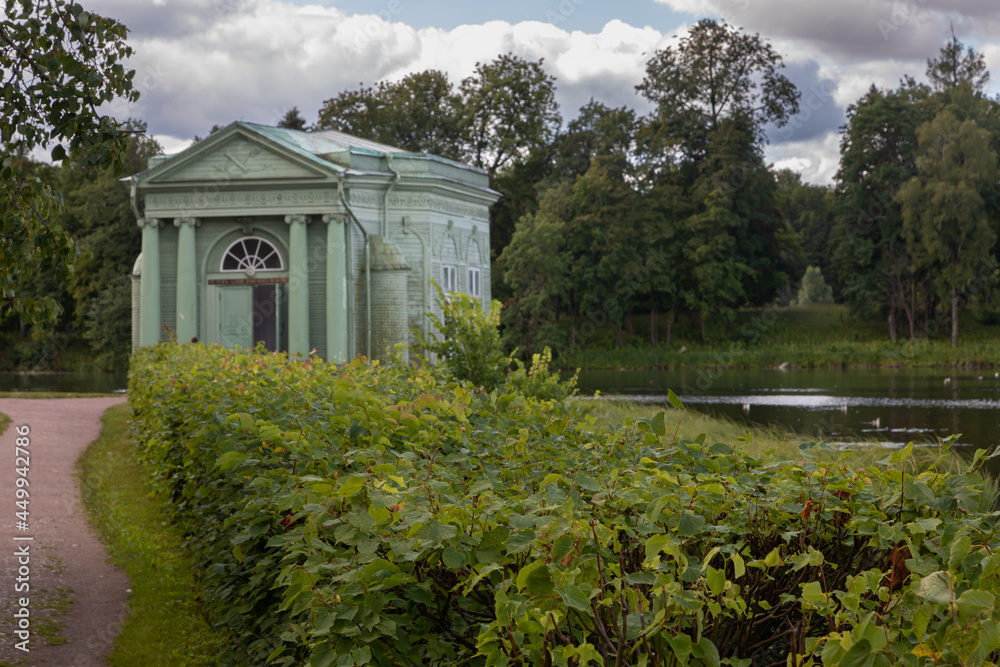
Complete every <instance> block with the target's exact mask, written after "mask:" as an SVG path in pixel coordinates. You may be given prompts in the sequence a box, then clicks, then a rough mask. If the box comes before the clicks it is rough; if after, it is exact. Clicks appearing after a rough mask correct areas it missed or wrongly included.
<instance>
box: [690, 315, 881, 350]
mask: <svg viewBox="0 0 1000 667" xmlns="http://www.w3.org/2000/svg"><path fill="white" fill-rule="evenodd" d="M698 323H699V324H700V325H701V344H702V345H708V336H707V335H705V314H704V313H702V312H701V311H700V310H699V311H698ZM893 340H896V339H895V338H893Z"/></svg>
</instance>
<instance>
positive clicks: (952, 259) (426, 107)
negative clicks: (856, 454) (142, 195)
mask: <svg viewBox="0 0 1000 667" xmlns="http://www.w3.org/2000/svg"><path fill="white" fill-rule="evenodd" d="M543 64H544V63H543V62H542V61H541V60H539V61H535V62H532V61H528V60H524V59H522V58H519V57H517V56H514V55H511V54H506V55H501V56H498V57H497V58H496V59H494V60H493V61H491V62H489V63H480V64H478V65H477V66H476V68H475V71H474V73H473V74H472V75H471V76H469V77H467V78H466V79H464V80H463V81H461V82H460V83H458V85H455V84H453V83H452V82H451V81H449V79H448V78H447V76H446V75H445V74H443V73H442V72H439V71H434V70H428V71H424V72H417V73H413V74H410V75H408V76H406V77H404V78H403V79H401V80H399V81H396V82H381V83H378V84H377V85H375V86H374V87H365V86H364V85H362V86H361V87H360V88H359V89H357V90H347V91H342V92H340V93H339V94H337V95H336V96H335V97H332V98H331V99H329V100H327V101H326V102H325V103H324V104H323V106H322V108H321V109H320V110H319V113H318V120H317V122H316V124H315V125H314V126H312V127H309V126H308V125H307V122H306V120H305V119H304V118H303V117H302V115H301V114H300V113H299V110H298V108H297V107H296V108H292V109H291V110H290V111H289V112H288V113H287V114H286V116H285V117H284V119H283V120H282V121H281V123H280V125H282V126H285V127H291V128H295V129H302V130H320V129H338V130H342V131H345V132H350V133H353V134H356V135H359V136H364V137H368V138H371V139H374V140H377V141H381V142H384V143H388V144H391V145H396V146H399V147H401V148H404V149H408V150H415V151H419V150H422V151H428V152H432V153H436V154H440V155H443V156H446V157H449V158H453V159H456V160H462V161H466V162H470V163H472V164H475V165H477V166H479V167H481V168H483V169H484V170H486V172H487V173H488V174H489V175H490V178H491V181H492V183H493V187H494V188H495V189H497V190H498V191H499V192H500V193H501V194H502V195H503V196H502V198H501V200H500V201H499V202H498V203H497V204H496V205H495V206H494V207H493V209H492V212H491V216H492V220H491V247H492V249H493V262H494V272H493V276H494V285H493V293H494V295H495V296H497V297H499V298H501V300H502V301H503V302H504V305H505V307H504V311H503V324H504V328H505V332H506V333H505V335H506V339H507V342H508V344H509V345H510V347H519V348H521V350H522V351H524V352H532V351H540V350H541V349H542V348H543V347H544V346H550V347H552V348H553V349H554V350H556V354H558V353H559V351H560V350H563V349H567V348H574V347H588V346H599V345H602V344H607V342H606V341H607V339H606V338H605V337H604V336H605V332H607V331H613V340H614V344H615V345H616V346H617V347H623V346H626V345H652V346H658V345H664V344H665V345H671V344H677V343H676V341H675V338H676V335H675V332H676V331H677V327H678V326H680V327H682V330H683V333H684V337H685V341H689V340H690V339H691V338H692V336H693V337H695V338H699V339H701V340H702V341H703V342H708V341H710V340H720V339H730V338H733V336H734V335H736V334H730V330H731V329H733V328H734V327H732V326H731V324H732V322H733V321H734V320H733V315H734V313H735V311H736V310H738V309H740V308H746V307H754V306H763V305H766V304H771V303H775V302H780V303H782V304H787V303H789V302H791V301H794V300H796V299H798V300H799V301H800V302H810V301H826V300H828V299H829V298H831V297H832V298H834V299H836V300H837V301H839V302H843V303H846V304H847V305H849V306H850V309H851V312H852V314H853V315H854V316H856V317H860V318H868V319H875V318H882V319H883V320H884V321H885V323H886V325H887V334H888V336H889V338H890V339H892V340H896V339H897V337H899V336H901V335H902V336H907V335H908V336H909V337H917V336H928V337H934V336H937V335H944V334H945V333H946V332H948V331H949V330H950V334H951V338H952V341H953V343H957V340H958V333H959V328H958V323H959V317H960V313H961V312H963V310H967V309H968V308H970V307H971V308H974V309H975V310H976V312H977V314H979V315H980V316H988V317H993V316H992V315H991V314H990V313H991V312H992V311H994V310H998V308H997V304H996V301H997V294H998V289H997V286H998V285H997V283H998V273H1000V271H998V269H997V263H996V259H995V257H996V254H997V242H998V225H1000V187H998V185H997V180H998V179H997V152H998V150H1000V102H998V101H997V100H993V99H989V98H988V97H986V95H985V94H984V92H983V88H984V85H985V84H986V82H987V81H988V79H989V73H988V72H987V71H986V67H985V64H984V60H983V57H982V55H981V54H979V53H977V52H976V51H974V50H972V49H971V48H969V49H967V48H965V47H964V46H963V45H962V44H961V43H960V42H959V41H958V40H957V39H956V38H954V37H952V39H951V40H950V41H949V42H948V43H947V44H946V45H945V47H944V48H943V49H942V50H941V52H940V54H938V57H937V58H931V59H929V60H928V62H927V72H926V76H927V81H928V83H926V84H924V83H918V82H917V81H916V80H915V79H914V78H913V77H910V76H907V77H906V78H904V80H903V81H902V82H901V84H900V85H899V87H898V88H896V89H894V90H882V89H879V88H876V87H874V86H873V87H872V88H871V89H870V90H869V91H868V92H867V93H866V94H865V95H864V96H862V97H861V98H860V99H859V100H858V101H857V102H856V103H854V104H852V105H851V106H850V107H849V108H848V111H847V123H846V124H845V125H844V127H843V128H841V130H842V134H841V161H840V168H839V170H838V172H837V175H836V180H835V184H834V186H833V187H822V186H815V185H809V184H804V183H802V181H801V177H800V176H799V175H798V174H796V173H794V172H791V171H788V170H783V171H776V170H775V169H774V168H773V167H770V166H769V165H767V164H766V163H765V161H764V157H763V153H764V151H763V149H764V145H765V143H766V140H767V139H766V133H765V128H768V127H779V128H780V127H782V126H784V125H786V124H787V123H788V122H789V121H791V120H792V119H793V118H794V117H795V116H796V114H797V113H798V111H799V105H798V101H799V93H798V91H797V90H796V89H795V86H794V85H793V84H792V83H791V82H790V81H789V80H788V79H787V78H786V77H784V76H783V75H782V74H781V69H782V66H783V65H782V59H781V56H780V55H779V54H778V53H776V52H775V51H774V49H773V48H772V47H771V46H770V45H769V44H768V43H767V42H766V41H764V40H763V39H762V38H761V37H760V36H758V35H748V34H745V33H743V32H741V31H739V30H736V29H734V28H732V27H730V26H727V25H726V24H724V23H721V22H715V21H711V20H705V21H701V22H699V23H698V24H696V25H695V26H694V27H692V29H691V30H690V32H689V34H688V35H687V36H686V37H685V38H684V39H682V40H681V41H680V42H679V43H678V44H677V45H676V46H674V47H670V48H667V49H663V50H661V51H658V52H656V53H655V54H654V55H653V56H652V58H651V59H650V60H649V62H648V63H647V66H646V72H645V76H644V77H643V79H642V80H641V81H640V82H638V84H637V86H636V90H637V92H638V94H640V95H642V96H643V97H644V98H645V99H646V100H647V101H648V102H649V103H650V104H651V105H652V107H653V111H652V112H651V113H649V114H648V115H646V116H641V115H640V114H638V113H637V112H636V111H635V110H634V109H631V108H628V107H625V106H623V107H617V108H613V107H609V106H607V105H605V104H603V103H602V102H600V101H597V100H591V101H590V102H588V103H587V104H585V105H584V106H583V107H582V108H581V109H580V110H579V112H578V114H577V116H576V117H575V118H574V119H572V120H570V121H568V122H567V123H565V124H564V123H563V122H562V118H561V116H560V113H559V108H558V105H557V104H556V102H555V86H556V81H555V79H554V78H553V77H551V76H550V75H548V74H546V72H545V70H544V67H543ZM136 129H137V130H139V131H140V134H137V135H136V136H137V137H138V138H137V139H136V140H134V141H133V145H132V148H131V149H130V153H129V158H128V164H127V166H126V171H127V172H133V173H134V172H135V171H139V170H141V169H142V168H143V167H144V160H145V158H146V157H148V155H150V154H151V153H152V152H154V151H155V150H156V147H155V144H154V143H153V142H151V141H149V140H148V139H145V138H142V135H141V130H142V129H144V128H143V127H141V124H140V126H139V127H137V128H136ZM215 129H217V128H213V131H214V130H215ZM196 140H197V138H196ZM33 168H34V169H35V170H36V171H37V172H38V173H39V175H40V176H41V177H42V179H43V180H44V181H46V182H47V183H49V184H51V185H52V186H53V187H54V188H56V189H58V190H61V191H62V192H63V193H64V203H65V206H64V212H63V213H62V215H61V217H60V219H59V221H58V224H60V225H61V226H62V227H64V228H65V229H67V230H69V231H70V232H71V233H72V234H74V235H75V236H76V237H77V239H78V240H79V242H80V246H81V248H82V250H83V253H82V254H81V255H80V257H79V258H78V260H77V261H76V262H75V265H74V268H75V270H74V272H73V275H72V277H71V279H70V280H69V281H68V282H67V281H66V280H65V279H63V278H59V277H56V276H55V275H54V274H53V275H51V276H50V275H47V274H46V273H45V271H44V270H34V271H24V272H22V274H21V275H20V276H19V280H20V287H19V289H20V290H21V293H23V294H27V293H29V292H31V291H38V292H40V293H44V294H52V295H55V296H56V298H57V299H58V301H59V303H60V304H61V305H62V314H61V316H59V317H58V318H50V320H49V321H48V323H47V324H39V323H36V324H35V325H33V326H28V325H26V324H24V323H23V322H21V321H20V320H19V319H17V318H16V317H8V319H7V321H5V322H0V333H2V334H3V335H5V336H7V337H18V338H19V339H20V340H21V341H22V342H21V343H20V344H19V346H18V347H17V348H16V349H14V348H13V347H11V348H10V349H12V350H14V352H13V353H12V354H9V355H5V358H4V359H3V363H4V365H5V366H6V367H30V368H44V367H46V366H47V363H48V360H50V358H51V356H52V353H53V352H58V350H59V349H61V347H62V346H63V344H62V343H59V342H58V341H59V340H66V339H68V338H69V339H72V338H74V337H79V334H82V335H83V337H85V338H86V339H87V340H89V341H90V344H91V346H92V347H93V348H94V350H95V351H97V352H98V353H99V355H100V357H101V363H102V364H103V365H104V366H105V367H118V368H121V367H123V366H124V365H125V364H126V363H127V358H128V354H129V351H130V350H129V337H128V326H129V323H128V315H129V312H128V299H127V288H128V280H127V278H125V276H127V275H128V271H129V269H130V268H131V265H132V262H133V261H134V259H135V256H136V255H137V254H138V252H139V235H138V234H137V233H136V231H135V229H134V224H133V221H132V217H133V216H132V214H131V212H130V210H129V209H130V206H129V202H128V193H127V191H126V189H125V188H123V187H121V185H120V184H119V183H117V182H116V181H115V179H114V178H113V177H112V176H111V174H110V172H106V171H102V170H101V169H99V168H97V167H94V166H85V165H80V164H71V165H69V166H64V167H63V168H61V169H54V168H51V167H46V166H44V165H35V166H34V167H33ZM637 315H638V316H641V319H642V321H643V323H644V324H645V323H646V322H648V330H645V329H644V330H643V331H639V329H638V326H637V322H636V320H637V318H636V316H637ZM647 316H648V317H647ZM599 330H600V331H601V333H600V334H598V331H599ZM60 336H61V338H60ZM53 341H57V343H53Z"/></svg>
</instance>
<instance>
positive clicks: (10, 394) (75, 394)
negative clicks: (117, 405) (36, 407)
mask: <svg viewBox="0 0 1000 667" xmlns="http://www.w3.org/2000/svg"><path fill="white" fill-rule="evenodd" d="M105 396H121V394H102V393H100V392H92V391H0V398H102V397H105Z"/></svg>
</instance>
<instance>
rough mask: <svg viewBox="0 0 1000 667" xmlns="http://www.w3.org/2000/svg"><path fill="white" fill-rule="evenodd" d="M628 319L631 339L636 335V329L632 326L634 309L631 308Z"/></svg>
mask: <svg viewBox="0 0 1000 667" xmlns="http://www.w3.org/2000/svg"><path fill="white" fill-rule="evenodd" d="M626 319H627V320H628V335H629V338H631V337H632V336H634V335H635V327H633V326H632V307H631V306H630V307H629V309H628V311H627V313H626Z"/></svg>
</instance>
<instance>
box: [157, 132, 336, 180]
mask: <svg viewBox="0 0 1000 667" xmlns="http://www.w3.org/2000/svg"><path fill="white" fill-rule="evenodd" d="M205 141H206V142H210V141H211V139H206V140H205ZM199 148H201V147H199V146H197V145H195V146H193V147H191V148H189V149H188V150H187V151H184V152H183V153H181V154H180V155H178V156H176V157H174V158H173V159H171V160H169V161H167V162H165V163H164V164H163V165H162V166H160V167H159V168H157V169H156V170H155V171H154V172H152V173H150V175H149V182H151V183H172V182H185V181H187V182H190V181H210V182H213V183H226V182H233V181H248V180H253V181H260V180H303V179H310V180H315V179H325V178H328V177H329V176H330V173H331V172H332V171H333V170H335V169H336V168H335V167H334V166H333V165H330V168H329V169H325V168H324V167H325V165H321V164H315V158H311V157H303V156H299V155H297V154H295V153H294V152H292V151H289V150H286V149H284V148H281V147H277V146H271V145H269V144H268V143H266V142H264V141H260V140H256V139H251V138H249V137H246V136H243V135H242V134H232V135H231V136H229V137H228V138H224V139H222V140H221V141H217V142H213V143H212V145H209V146H205V147H204V148H203V149H201V150H199Z"/></svg>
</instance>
